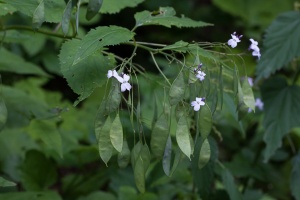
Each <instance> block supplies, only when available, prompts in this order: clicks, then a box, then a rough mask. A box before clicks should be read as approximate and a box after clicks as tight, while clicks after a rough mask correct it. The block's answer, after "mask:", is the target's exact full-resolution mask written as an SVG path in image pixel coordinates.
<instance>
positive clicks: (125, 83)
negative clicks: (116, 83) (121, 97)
mask: <svg viewBox="0 0 300 200" xmlns="http://www.w3.org/2000/svg"><path fill="white" fill-rule="evenodd" d="M120 78H121V77H120ZM129 79H130V76H128V75H127V74H124V75H123V78H122V82H121V92H125V91H126V90H128V91H129V90H130V89H131V85H130V83H128V81H129Z"/></svg>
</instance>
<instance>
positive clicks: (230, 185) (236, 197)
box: [221, 168, 242, 200]
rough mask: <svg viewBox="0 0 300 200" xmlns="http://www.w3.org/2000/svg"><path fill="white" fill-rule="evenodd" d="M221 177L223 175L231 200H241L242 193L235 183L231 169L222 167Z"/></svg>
mask: <svg viewBox="0 0 300 200" xmlns="http://www.w3.org/2000/svg"><path fill="white" fill-rule="evenodd" d="M221 177H222V182H223V184H224V187H225V190H226V191H227V193H228V195H229V197H230V199H231V200H241V199H242V195H241V193H240V192H239V191H238V189H237V187H236V185H235V183H234V178H233V176H232V174H231V173H230V171H229V170H228V169H226V168H221Z"/></svg>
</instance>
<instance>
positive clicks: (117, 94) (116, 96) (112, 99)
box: [106, 79, 121, 113]
mask: <svg viewBox="0 0 300 200" xmlns="http://www.w3.org/2000/svg"><path fill="white" fill-rule="evenodd" d="M106 102H107V103H106V110H107V111H108V112H110V113H111V112H114V111H116V110H117V109H118V108H119V105H120V103H121V88H120V83H119V82H118V81H117V80H116V79H113V80H112V84H111V88H110V92H109V96H108V98H107V101H106Z"/></svg>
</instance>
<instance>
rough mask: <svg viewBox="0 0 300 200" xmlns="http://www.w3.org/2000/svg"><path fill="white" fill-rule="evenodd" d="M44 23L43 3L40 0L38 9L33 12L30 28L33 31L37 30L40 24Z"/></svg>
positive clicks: (42, 0)
mask: <svg viewBox="0 0 300 200" xmlns="http://www.w3.org/2000/svg"><path fill="white" fill-rule="evenodd" d="M44 21H45V3H44V0H41V2H40V3H39V5H38V7H37V8H36V9H35V11H34V12H33V16H32V26H33V28H34V29H39V28H40V27H41V25H42V23H43V22H44Z"/></svg>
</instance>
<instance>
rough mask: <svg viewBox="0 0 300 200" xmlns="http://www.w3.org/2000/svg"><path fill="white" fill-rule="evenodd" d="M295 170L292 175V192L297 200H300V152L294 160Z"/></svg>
mask: <svg viewBox="0 0 300 200" xmlns="http://www.w3.org/2000/svg"><path fill="white" fill-rule="evenodd" d="M292 165H293V169H292V173H291V182H290V184H291V190H292V194H293V196H294V197H295V199H296V200H300V190H299V185H300V152H299V153H298V154H297V155H296V156H295V157H294V158H293V161H292Z"/></svg>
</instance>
